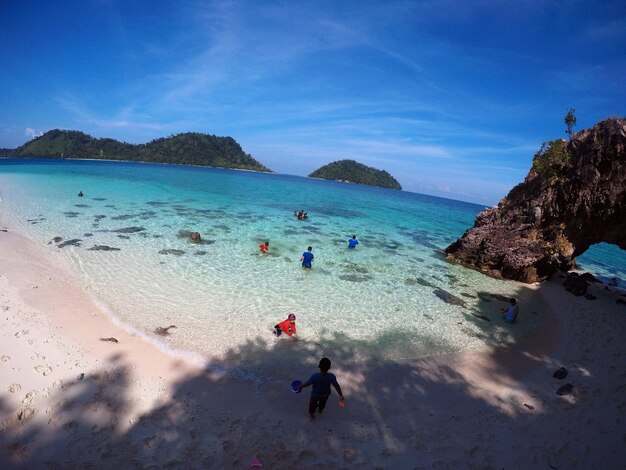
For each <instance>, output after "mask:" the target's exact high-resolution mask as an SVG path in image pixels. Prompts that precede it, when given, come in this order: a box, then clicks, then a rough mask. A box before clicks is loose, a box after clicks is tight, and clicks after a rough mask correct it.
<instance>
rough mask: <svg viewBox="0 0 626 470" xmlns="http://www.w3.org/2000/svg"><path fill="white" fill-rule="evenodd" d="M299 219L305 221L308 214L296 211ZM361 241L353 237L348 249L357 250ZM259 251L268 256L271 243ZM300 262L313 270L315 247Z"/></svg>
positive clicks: (267, 242)
mask: <svg viewBox="0 0 626 470" xmlns="http://www.w3.org/2000/svg"><path fill="white" fill-rule="evenodd" d="M293 215H295V216H296V217H297V218H298V219H300V220H304V219H306V218H307V217H308V215H307V213H306V212H304V210H300V211H295V212H294V213H293ZM358 244H359V241H358V240H357V239H356V235H352V238H350V239H349V240H348V249H351V250H353V249H355V248H356V247H357V245H358ZM259 250H260V251H261V253H262V254H264V255H267V254H269V252H270V242H269V241H266V242H263V243H261V244H260V245H259ZM300 261H301V262H302V267H303V268H305V269H311V268H312V267H313V261H315V255H313V247H312V246H309V247H308V248H307V249H306V251H305V252H304V253H302V256H300Z"/></svg>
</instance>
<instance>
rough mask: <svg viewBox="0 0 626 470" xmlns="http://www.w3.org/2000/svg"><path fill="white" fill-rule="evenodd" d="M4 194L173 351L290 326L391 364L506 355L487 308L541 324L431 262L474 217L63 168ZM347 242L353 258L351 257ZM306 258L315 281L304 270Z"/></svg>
mask: <svg viewBox="0 0 626 470" xmlns="http://www.w3.org/2000/svg"><path fill="white" fill-rule="evenodd" d="M0 191H1V193H0V195H1V196H2V205H3V211H4V212H5V215H6V216H7V217H9V218H10V219H11V221H12V222H13V223H15V224H17V226H19V227H20V229H21V230H23V231H24V232H25V233H27V234H28V235H29V236H30V237H32V238H34V239H35V240H36V241H37V242H39V243H40V244H42V245H44V246H46V247H48V248H49V250H50V251H51V252H53V253H55V254H57V255H59V256H65V257H68V258H69V259H70V260H71V262H72V265H73V266H74V267H75V269H76V272H77V274H78V278H79V279H80V280H81V282H83V284H84V286H85V288H86V289H87V290H88V291H89V292H90V293H91V294H92V295H93V296H94V297H96V298H97V299H98V300H100V301H101V302H103V303H104V304H105V305H107V306H108V308H109V309H110V311H111V314H112V315H113V316H115V317H116V318H117V319H119V320H121V321H122V322H123V323H124V324H126V325H129V326H131V327H133V328H135V329H137V330H139V331H144V332H146V333H147V334H148V335H151V334H152V333H151V332H152V331H153V330H154V329H155V328H156V327H166V326H169V325H172V324H173V325H176V327H177V328H176V329H173V330H171V331H170V332H171V333H172V334H171V335H170V336H169V337H168V339H167V341H168V344H169V345H170V346H172V347H174V348H176V349H181V350H185V351H193V352H195V353H199V354H201V355H203V356H212V355H220V354H223V353H224V352H225V351H226V350H228V349H229V348H237V347H239V346H241V345H242V344H244V343H245V342H246V341H256V340H258V339H259V338H262V339H263V340H266V341H270V342H271V341H284V339H283V338H280V339H275V338H274V337H273V336H272V335H271V330H272V326H273V325H274V324H275V323H277V322H278V321H281V320H283V319H284V318H286V316H287V314H288V313H289V312H294V313H296V315H297V316H298V322H297V325H298V330H299V333H300V336H301V337H302V338H305V339H307V340H310V341H312V342H324V341H326V340H328V338H330V337H332V338H333V340H334V341H339V342H341V341H345V342H351V343H354V342H355V341H356V342H358V343H359V344H361V345H362V346H361V348H362V351H360V352H361V353H362V354H366V355H380V356H384V357H386V358H391V359H409V358H416V357H423V356H426V355H432V354H440V353H448V352H456V351H460V350H462V349H467V348H473V347H477V346H480V345H482V344H484V342H485V341H502V340H506V339H507V329H505V328H503V326H502V325H501V324H500V322H499V315H498V313H497V312H498V309H499V308H500V307H504V306H505V305H506V304H505V303H504V302H502V301H501V300H498V299H496V298H494V297H492V296H491V297H490V296H489V294H501V295H504V296H507V297H508V296H516V297H521V299H522V305H524V307H523V308H522V312H524V311H526V312H528V313H529V315H527V316H526V317H525V321H523V322H520V323H519V324H518V328H517V330H518V331H524V330H530V329H532V328H535V327H536V326H537V325H538V324H539V322H540V317H541V315H538V314H537V313H538V312H539V311H541V310H542V308H543V307H542V306H541V305H539V304H537V302H538V300H537V299H536V298H535V296H533V295H532V294H531V293H530V291H528V290H526V289H521V288H520V286H519V285H518V284H516V283H512V282H504V281H498V280H495V279H491V278H489V277H486V276H484V275H481V274H479V273H477V272H474V271H472V270H468V269H465V268H463V267H460V266H456V265H452V264H449V263H447V262H446V261H445V260H444V258H443V256H442V255H441V249H442V248H444V247H446V246H447V245H448V244H449V243H451V242H452V241H454V240H455V239H456V238H457V237H459V236H460V235H461V234H462V233H463V232H464V231H465V230H466V229H467V228H468V227H470V226H471V225H472V224H473V219H474V217H475V215H476V214H477V213H478V212H479V211H480V210H481V209H482V208H481V207H480V206H476V205H472V204H467V203H462V202H457V201H452V200H445V199H440V198H434V197H429V196H423V195H418V194H412V193H407V192H397V191H388V190H382V189H378V188H370V187H366V186H360V185H349V184H341V183H334V182H329V181H319V180H313V179H309V178H301V177H294V176H285V175H268V174H258V173H252V172H241V171H229V170H220V169H208V168H194V167H182V166H170V165H154V164H135V163H120V162H93V161H67V160H51V161H43V160H28V161H15V160H4V161H2V160H0ZM79 191H83V192H84V193H85V196H84V197H81V198H79V197H77V193H78V192H79ZM297 209H304V210H306V211H307V212H308V214H309V219H308V220H306V221H299V220H297V219H296V218H295V217H294V216H293V212H294V210H297ZM181 231H198V232H200V234H201V236H202V239H203V241H204V242H203V243H202V244H193V243H190V242H189V241H188V237H187V236H185V235H184V234H181ZM353 234H356V235H357V237H358V239H359V240H360V244H359V246H358V248H357V249H356V250H348V249H347V240H348V238H350V237H351V236H352V235H353ZM55 237H59V238H61V239H62V240H59V239H58V238H57V239H56V241H55ZM74 239H75V240H79V241H76V242H75V243H74V244H69V245H67V246H65V247H62V248H61V247H60V246H61V245H62V243H63V242H67V241H69V240H74ZM266 240H269V241H270V250H271V252H270V254H269V255H267V256H263V255H262V254H260V252H259V248H258V245H259V244H260V243H261V242H263V241H266ZM96 245H99V246H108V247H111V248H116V249H119V250H115V251H113V250H110V251H104V250H90V248H93V247H94V246H96ZM309 245H311V246H313V253H314V255H315V262H314V266H313V269H312V270H311V271H307V270H304V269H303V268H302V267H301V265H300V262H299V258H300V255H301V254H302V252H303V251H305V250H306V248H307V246H309ZM598 259H601V255H600V257H599V258H598ZM594 262H595V261H594ZM597 262H598V263H603V261H597ZM617 273H618V275H619V276H621V275H622V274H623V270H621V271H619V270H618V271H617ZM624 277H626V276H624ZM622 278H623V277H622ZM447 295H451V296H453V297H452V301H453V303H449V302H445V301H444V300H442V297H446V296H447ZM448 300H450V297H448ZM531 311H532V312H531ZM530 313H534V315H532V314H530ZM472 314H474V315H472ZM475 315H479V316H482V317H483V318H482V319H481V318H479V317H477V316H475ZM485 318H489V319H490V320H492V321H487V320H486V319H485Z"/></svg>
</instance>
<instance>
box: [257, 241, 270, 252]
mask: <svg viewBox="0 0 626 470" xmlns="http://www.w3.org/2000/svg"><path fill="white" fill-rule="evenodd" d="M259 249H260V250H261V253H263V254H264V255H266V254H268V253H269V252H270V242H265V243H261V244H260V245H259Z"/></svg>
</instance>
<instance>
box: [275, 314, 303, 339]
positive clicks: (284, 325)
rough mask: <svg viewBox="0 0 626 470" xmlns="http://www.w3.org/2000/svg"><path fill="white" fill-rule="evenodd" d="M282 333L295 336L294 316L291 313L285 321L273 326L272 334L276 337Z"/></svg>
mask: <svg viewBox="0 0 626 470" xmlns="http://www.w3.org/2000/svg"><path fill="white" fill-rule="evenodd" d="M283 332H285V333H286V334H287V336H297V334H298V332H297V331H296V316H295V315H294V314H293V313H290V314H289V316H288V317H287V319H286V320H285V321H281V322H280V323H278V324H277V325H274V334H275V335H276V336H280V335H281V334H282V333H283Z"/></svg>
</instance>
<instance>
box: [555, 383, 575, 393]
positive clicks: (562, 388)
mask: <svg viewBox="0 0 626 470" xmlns="http://www.w3.org/2000/svg"><path fill="white" fill-rule="evenodd" d="M573 388H574V386H573V385H572V384H570V383H567V384H565V385H561V386H560V387H559V388H558V390H557V391H556V394H557V395H559V396H563V395H569V394H570V393H572V389H573Z"/></svg>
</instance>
